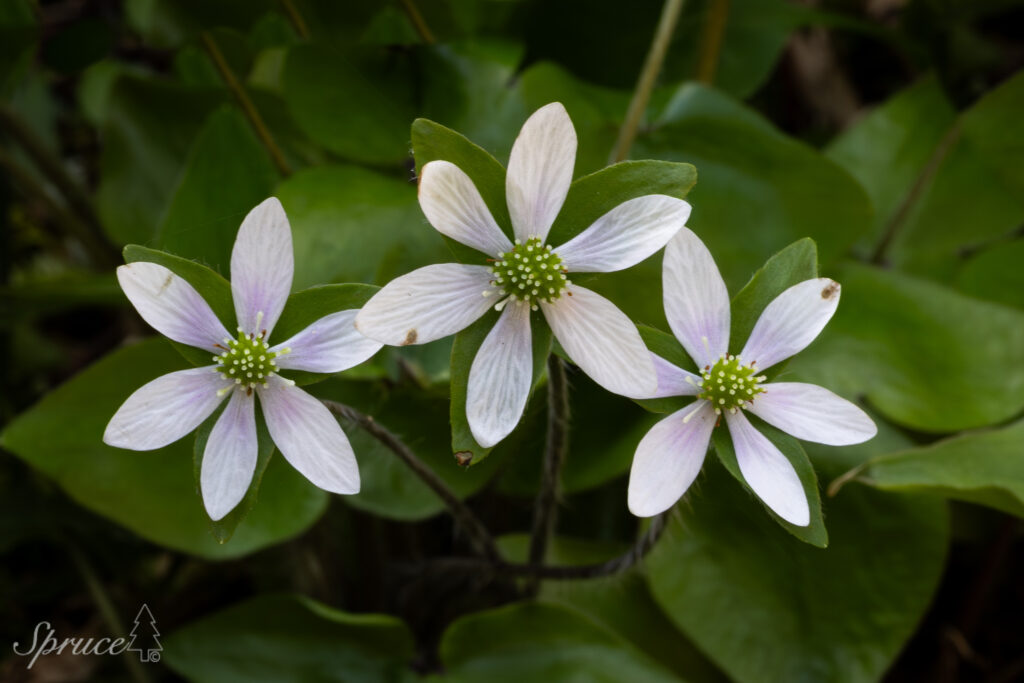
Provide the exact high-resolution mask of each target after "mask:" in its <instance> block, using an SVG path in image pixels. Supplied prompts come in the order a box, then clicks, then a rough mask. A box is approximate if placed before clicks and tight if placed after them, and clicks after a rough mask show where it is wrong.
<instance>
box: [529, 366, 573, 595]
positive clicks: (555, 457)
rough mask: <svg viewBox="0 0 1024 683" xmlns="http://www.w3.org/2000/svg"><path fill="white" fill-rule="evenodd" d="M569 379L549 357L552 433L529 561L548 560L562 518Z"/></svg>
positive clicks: (549, 430) (549, 406)
mask: <svg viewBox="0 0 1024 683" xmlns="http://www.w3.org/2000/svg"><path fill="white" fill-rule="evenodd" d="M567 384H568V383H567V381H566V378H565V364H564V363H563V362H562V359H561V358H559V357H558V356H555V355H552V356H549V357H548V434H547V443H546V444H545V447H544V465H543V470H542V471H541V480H540V490H539V491H538V492H537V501H536V503H535V504H534V509H533V528H532V529H531V530H530V553H529V558H528V559H529V563H530V564H531V565H532V566H539V565H541V564H543V563H544V555H545V553H546V552H547V549H548V539H550V538H551V534H552V533H553V532H554V530H555V521H556V519H557V517H558V495H559V482H560V481H561V478H562V463H564V462H565V453H566V451H568V450H569V389H568V386H567ZM536 588H537V585H536V582H533V583H532V584H531V585H529V586H527V592H528V593H533V592H535V591H536Z"/></svg>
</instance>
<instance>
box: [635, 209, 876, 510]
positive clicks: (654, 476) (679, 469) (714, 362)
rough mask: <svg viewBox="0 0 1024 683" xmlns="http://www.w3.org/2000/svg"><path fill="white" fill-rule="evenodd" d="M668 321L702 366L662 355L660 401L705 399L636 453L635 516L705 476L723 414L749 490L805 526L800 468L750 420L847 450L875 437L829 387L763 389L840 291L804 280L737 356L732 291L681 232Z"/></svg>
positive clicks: (697, 244) (671, 261)
mask: <svg viewBox="0 0 1024 683" xmlns="http://www.w3.org/2000/svg"><path fill="white" fill-rule="evenodd" d="M663 276H664V282H663V285H664V296H665V314H666V316H667V317H668V322H669V325H671V327H672V331H673V332H674V333H675V336H676V337H677V338H678V339H679V341H680V342H681V343H682V345H683V347H684V348H685V349H686V352H687V353H689V354H690V357H692V358H693V359H694V360H695V361H696V363H697V366H698V367H699V368H701V374H700V375H694V374H693V373H690V372H687V371H685V370H683V369H681V368H678V367H676V366H675V365H673V364H671V363H669V362H668V361H666V360H664V359H663V358H660V357H658V356H655V357H654V359H655V365H656V366H657V370H658V391H657V392H656V393H655V394H654V396H655V397H662V396H697V400H696V401H694V402H693V403H691V404H690V405H688V406H686V407H685V408H683V409H682V410H679V411H677V412H675V413H673V414H672V415H669V416H668V417H666V418H665V419H663V420H661V421H660V422H658V424H656V425H654V427H652V428H651V430H650V431H649V432H648V433H647V435H646V436H644V438H643V439H642V440H641V441H640V444H639V445H638V446H637V449H636V455H635V457H634V459H633V469H632V471H631V473H630V478H629V509H630V510H631V511H632V512H633V514H635V515H638V516H640V517H650V516H652V515H656V514H658V513H659V512H662V511H664V510H667V509H668V508H670V507H671V506H672V505H673V504H674V503H675V502H676V501H677V500H679V498H680V497H682V495H683V494H684V493H685V492H686V489H687V488H689V486H690V484H691V483H693V480H694V479H696V478H697V474H698V473H699V472H700V468H701V465H702V464H703V462H704V455H705V453H706V452H707V450H708V443H709V442H710V440H711V431H712V430H713V429H714V428H715V426H716V423H717V422H718V420H719V417H720V416H724V417H725V422H726V424H727V425H728V427H729V432H730V434H731V435H732V442H733V446H734V448H735V450H736V460H737V462H738V463H739V467H740V472H741V473H742V474H743V478H744V479H745V480H746V482H747V484H748V485H749V486H750V488H751V489H753V491H754V493H756V494H757V495H758V497H760V498H761V500H762V501H764V503H765V504H766V505H767V506H768V507H769V508H771V509H772V510H773V511H774V512H775V514H777V515H778V516H779V517H781V518H782V519H784V520H786V521H787V522H790V523H791V524H795V525H797V526H807V525H808V524H809V523H810V508H809V506H808V503H807V497H806V495H805V494H804V490H803V487H802V486H801V485H800V479H799V477H797V473H796V471H795V470H794V469H793V466H792V465H791V464H790V462H789V460H787V459H786V456H784V455H783V454H782V453H781V452H780V451H779V449H778V448H776V447H775V445H774V444H773V443H772V442H771V441H770V440H769V439H768V438H767V437H765V436H764V435H763V434H762V433H761V432H760V431H758V430H757V429H756V428H755V427H754V426H753V425H752V424H751V423H750V421H749V420H748V419H747V417H746V415H744V414H743V411H744V410H749V411H750V412H752V413H753V414H754V415H757V416H758V417H759V418H761V419H762V420H764V421H765V422H767V423H769V424H772V425H774V426H776V427H778V428H779V429H781V430H783V431H785V432H788V433H789V434H792V435H793V436H795V437H796V438H798V439H804V440H806V441H814V442H817V443H823V444H829V445H832V446H844V445H849V444H855V443H860V442H862V441H867V440H868V439H870V438H872V437H873V436H874V435H875V433H876V432H877V429H876V427H875V424H874V422H872V421H871V418H870V417H868V416H867V415H866V414H865V413H864V411H862V410H861V409H860V408H858V407H857V406H855V405H853V404H852V403H850V402H849V401H847V400H846V399H843V398H840V397H839V396H836V395H835V394H833V393H832V392H831V391H829V390H828V389H823V388H822V387H819V386H815V385H813V384H801V383H798V382H772V383H767V384H766V383H764V381H765V379H766V378H765V376H764V375H760V374H758V373H760V372H763V371H764V370H767V369H768V368H770V367H771V366H773V365H775V364H776V363H779V362H780V361H783V360H785V359H787V358H789V357H790V356H792V355H794V354H795V353H798V352H799V351H801V350H802V349H803V348H805V347H806V346H807V345H808V344H810V343H811V342H812V341H814V339H815V337H817V336H818V333H819V332H821V330H822V329H823V328H824V327H825V324H826V323H828V321H829V319H831V318H832V314H833V313H835V310H836V307H837V306H838V305H839V284H838V283H836V282H834V281H832V280H830V279H828V278H817V279H814V280H805V281H804V282H801V283H799V284H797V285H794V286H792V287H790V288H789V289H787V290H786V291H784V292H783V293H782V294H780V295H779V296H778V297H776V298H775V299H774V300H773V301H772V302H771V303H770V304H768V306H767V307H766V308H765V309H764V312H763V313H761V317H760V318H759V319H758V321H757V324H756V325H754V330H753V331H752V332H751V333H750V338H749V339H748V340H747V343H746V345H745V346H744V347H743V350H742V351H740V353H739V354H738V355H735V356H733V355H730V354H729V353H728V351H729V319H730V313H729V293H728V292H727V291H726V288H725V282H724V281H723V280H722V276H721V274H719V272H718V268H717V267H716V266H715V262H714V260H712V258H711V254H710V253H709V252H708V250H707V247H705V246H704V244H703V243H702V242H701V241H700V239H698V238H697V236H696V235H694V234H693V233H692V232H691V231H690V230H688V229H685V228H684V229H683V230H681V231H680V232H679V234H677V235H676V236H675V238H674V239H673V240H672V241H671V242H669V243H668V246H667V247H666V249H665V267H664V273H663Z"/></svg>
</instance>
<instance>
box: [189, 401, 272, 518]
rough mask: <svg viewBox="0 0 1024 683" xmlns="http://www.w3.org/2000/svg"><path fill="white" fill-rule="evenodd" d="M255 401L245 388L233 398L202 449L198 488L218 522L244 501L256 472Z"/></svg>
mask: <svg viewBox="0 0 1024 683" xmlns="http://www.w3.org/2000/svg"><path fill="white" fill-rule="evenodd" d="M255 405H256V400H255V399H254V398H253V397H252V394H247V393H246V392H244V391H235V392H232V395H231V400H230V401H228V405H227V407H226V408H225V409H224V412H223V413H221V415H220V417H218V418H217V422H215V423H214V425H213V429H212V430H211V431H210V438H209V439H208V440H207V442H206V448H205V449H204V450H203V463H202V466H201V468H200V473H199V489H200V491H202V493H203V505H204V506H205V507H206V514H208V515H210V519H212V520H214V521H217V520H219V519H223V518H224V515H226V514H228V513H229V512H231V511H232V510H233V509H234V508H235V506H236V505H238V504H239V503H240V502H242V498H244V497H245V492H246V491H248V490H249V484H251V483H252V476H253V474H254V473H255V472H256V460H257V459H258V458H259V445H258V444H257V441H256V413H255Z"/></svg>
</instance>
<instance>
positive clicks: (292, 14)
mask: <svg viewBox="0 0 1024 683" xmlns="http://www.w3.org/2000/svg"><path fill="white" fill-rule="evenodd" d="M280 2H281V7H282V8H284V13H285V14H287V15H288V21H290V22H291V24H292V27H293V28H294V29H295V32H296V33H298V34H299V38H302V39H303V40H309V26H308V25H307V24H306V20H305V19H303V18H302V14H301V13H300V12H299V8H298V7H296V6H295V3H293V2H292V0H280Z"/></svg>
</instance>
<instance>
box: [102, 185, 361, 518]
mask: <svg viewBox="0 0 1024 683" xmlns="http://www.w3.org/2000/svg"><path fill="white" fill-rule="evenodd" d="M293 259H294V257H293V254H292V234H291V228H290V227H289V225H288V218H287V217H286V216H285V214H284V209H283V208H282V207H281V203H280V202H278V200H277V199H274V198H270V199H267V200H266V201H264V202H263V203H262V204H260V205H259V206H257V207H256V208H255V209H253V210H252V211H251V212H249V215H248V216H246V217H245V220H244V221H243V223H242V227H241V228H240V229H239V231H238V236H237V237H236V239H235V246H234V249H233V251H232V253H231V293H232V297H233V298H234V304H235V314H236V316H237V318H238V331H237V334H235V335H232V334H229V333H228V331H227V330H226V329H225V328H224V325H223V324H222V323H221V321H220V320H219V319H218V318H217V316H216V315H215V314H214V312H213V310H212V309H211V308H210V306H209V304H207V303H206V301H205V300H203V298H202V297H201V296H200V295H199V293H198V292H197V291H196V290H195V289H193V288H192V285H190V284H189V283H188V282H186V281H185V280H184V279H182V278H180V277H178V276H177V275H175V274H174V273H173V272H171V271H170V270H168V269H167V268H165V267H164V266H161V265H158V264H156V263H144V262H137V263H130V264H128V265H125V266H121V267H119V268H118V269H117V279H118V281H119V282H120V284H121V289H123V290H124V293H125V294H126V295H127V296H128V299H129V300H130V301H131V302H132V305H133V306H135V308H136V310H137V311H138V312H139V314H140V315H141V316H142V318H143V319H144V320H145V321H146V322H147V323H149V324H150V325H151V326H153V327H154V328H155V329H156V330H157V331H158V332H160V333H161V334H163V335H165V336H166V337H168V338H170V339H173V340H174V341H176V342H180V343H182V344H187V345H189V346H194V347H196V348H199V349H203V350H204V351H209V352H210V353H211V361H212V364H211V365H207V366H206V367H199V368H193V369H191V370H181V371H178V372H172V373H169V374H167V375H164V376H162V377H158V378H157V379H155V380H153V381H152V382H150V383H148V384H146V385H144V386H143V387H142V388H141V389H139V390H138V391H136V392H135V393H134V394H132V395H131V396H129V397H128V400H127V401H125V402H124V404H123V405H122V406H121V407H120V408H119V409H118V411H117V413H116V414H115V415H114V417H113V418H112V419H111V420H110V424H108V425H107V429H106V432H105V433H104V435H103V440H104V441H105V442H106V443H108V444H110V445H111V446H117V447H120V448H129V449H132V450H137V451H147V450H153V449H156V448H161V447H163V446H166V445H167V444H169V443H172V442H174V441H177V440H178V439H180V438H182V437H183V436H185V435H186V434H188V433H189V432H191V431H192V430H193V429H195V428H196V427H198V426H199V425H200V424H201V423H202V422H203V421H204V420H206V418H208V417H209V416H210V415H211V414H212V413H213V411H214V410H216V409H217V407H218V406H220V405H221V404H222V403H223V402H224V401H227V407H226V408H225V409H224V412H223V413H222V414H221V415H220V417H218V418H217V421H216V423H215V424H214V426H213V430H212V431H211V432H210V436H209V439H208V441H207V443H206V449H205V451H204V452H203V462H202V467H201V470H200V489H201V491H202V496H203V503H204V505H205V507H206V511H207V513H209V515H210V517H211V518H212V519H214V520H218V519H221V518H222V517H224V515H226V514H227V513H228V512H230V511H231V510H232V509H233V508H234V507H235V506H236V505H237V504H238V503H239V502H240V501H241V500H242V498H243V497H244V496H245V492H246V491H247V490H248V488H249V484H250V483H251V482H252V478H253V474H254V472H255V470H256V461H257V456H258V445H257V438H256V414H255V409H256V398H257V397H258V398H259V402H260V405H261V407H262V409H263V416H264V418H265V419H266V423H267V428H268V430H269V431H270V436H271V438H272V439H273V440H274V443H275V444H276V445H277V447H278V449H279V450H280V451H281V454H282V455H284V457H285V459H286V460H287V461H288V462H289V463H291V465H292V466H293V467H294V468H295V469H297V470H298V471H299V472H301V473H302V474H303V475H304V476H305V477H306V478H307V479H309V480H310V481H311V482H313V483H314V484H315V485H317V486H319V487H320V488H322V489H325V490H327V491H331V492H334V493H357V492H358V491H359V468H358V466H357V465H356V460H355V456H354V455H353V453H352V447H351V445H349V442H348V438H347V437H346V436H345V433H344V432H342V430H341V427H339V426H338V423H337V422H336V421H335V419H334V418H333V417H332V416H331V414H330V412H329V411H328V410H327V408H325V407H324V405H323V404H322V403H320V401H318V400H317V399H315V398H313V397H312V396H310V395H309V394H308V393H306V392H305V391H303V390H302V389H299V388H298V387H296V386H295V382H294V381H292V380H289V379H285V378H284V377H282V376H281V375H280V371H282V370H301V371H308V372H317V373H332V372H340V371H341V370H345V369H347V368H350V367H352V366H354V365H357V364H359V363H361V362H363V361H364V360H366V359H367V358H369V357H370V356H372V355H373V354H374V353H376V352H377V350H378V349H380V347H381V345H380V344H379V343H377V342H374V341H372V340H369V339H366V338H365V337H363V336H362V335H360V334H359V333H358V332H357V331H356V330H355V328H354V327H353V320H354V319H355V316H356V311H354V310H348V311H339V312H337V313H332V314H330V315H327V316H324V317H323V318H320V319H319V320H317V321H316V322H314V323H313V324H311V325H310V326H309V327H307V328H306V329H304V330H302V331H301V332H299V333H298V334H296V335H295V336H293V337H291V338H290V339H286V340H284V341H282V342H281V343H279V344H274V345H271V343H270V337H271V335H272V333H273V330H274V325H275V323H277V321H278V318H279V317H280V316H281V312H282V310H283V309H284V304H285V301H286V300H287V299H288V294H289V292H290V291H291V286H292V273H293V271H294V262H293Z"/></svg>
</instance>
